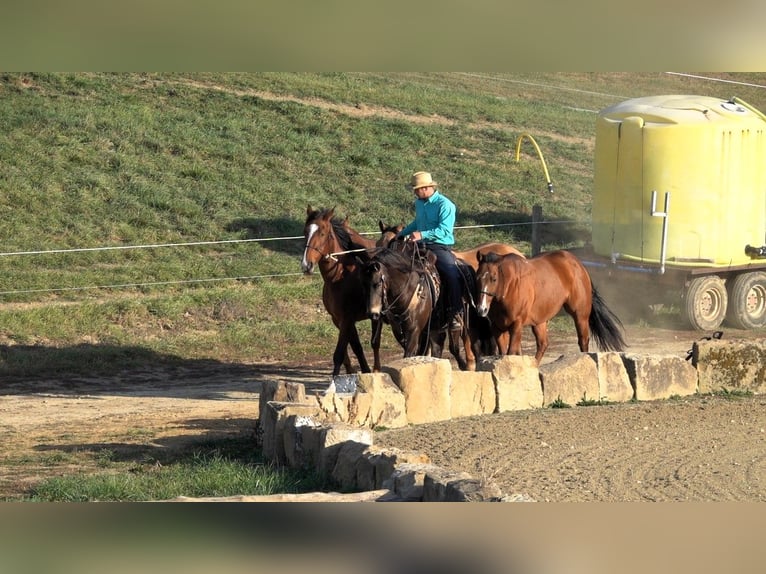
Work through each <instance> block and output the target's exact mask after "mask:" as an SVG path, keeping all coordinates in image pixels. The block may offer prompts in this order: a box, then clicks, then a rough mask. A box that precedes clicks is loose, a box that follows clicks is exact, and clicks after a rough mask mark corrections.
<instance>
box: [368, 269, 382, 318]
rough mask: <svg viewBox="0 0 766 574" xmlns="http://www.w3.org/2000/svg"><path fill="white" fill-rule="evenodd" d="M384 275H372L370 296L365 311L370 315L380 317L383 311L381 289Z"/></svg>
mask: <svg viewBox="0 0 766 574" xmlns="http://www.w3.org/2000/svg"><path fill="white" fill-rule="evenodd" d="M384 281H385V277H384V276H383V275H381V276H380V277H373V280H372V284H371V286H370V298H369V300H368V301H367V312H368V313H369V315H370V316H371V317H380V315H381V314H382V313H383V289H385V287H384Z"/></svg>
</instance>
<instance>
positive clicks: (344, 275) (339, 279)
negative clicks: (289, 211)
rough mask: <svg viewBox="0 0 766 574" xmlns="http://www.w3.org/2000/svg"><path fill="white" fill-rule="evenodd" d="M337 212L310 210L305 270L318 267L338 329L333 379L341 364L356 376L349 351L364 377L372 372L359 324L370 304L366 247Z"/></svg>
mask: <svg viewBox="0 0 766 574" xmlns="http://www.w3.org/2000/svg"><path fill="white" fill-rule="evenodd" d="M334 214H335V210H334V208H333V209H316V210H315V209H312V208H311V206H310V205H309V206H308V208H307V209H306V223H305V224H304V228H303V236H304V238H305V241H306V243H305V247H304V249H303V259H302V260H301V269H302V270H303V272H304V273H306V274H309V273H311V272H312V271H313V270H314V267H315V266H317V265H318V266H319V271H320V273H321V274H322V279H323V280H324V287H323V288H322V302H323V303H324V307H325V309H326V310H327V312H328V313H329V314H330V317H331V318H332V322H333V323H334V324H335V326H336V327H337V328H338V341H337V343H336V345H335V352H334V353H333V370H332V375H333V377H335V376H336V375H338V374H339V373H340V366H341V364H342V365H344V366H345V368H346V372H347V373H352V372H353V368H352V367H351V361H350V358H349V355H348V347H349V345H350V346H351V349H352V350H353V351H354V354H355V355H356V358H357V360H358V361H359V367H360V369H361V370H362V372H364V373H369V372H370V367H369V364H368V363H367V359H366V358H365V355H364V350H363V348H362V343H361V341H360V340H359V331H358V330H357V328H356V323H357V322H359V321H363V320H365V319H367V318H368V316H367V303H366V301H365V300H364V297H362V296H361V293H362V289H363V285H362V276H361V267H360V265H361V263H360V259H359V255H360V254H364V252H365V246H364V245H361V244H360V243H357V242H354V241H353V240H352V235H351V234H350V233H349V229H350V228H349V225H348V222H347V221H343V220H341V219H339V218H336V217H334ZM371 328H372V333H373V337H374V336H375V333H376V331H379V330H380V325H379V324H378V323H377V322H376V321H374V320H373V321H372V325H371ZM373 351H374V360H373V368H374V369H375V370H376V371H378V370H380V356H379V354H378V352H377V349H373Z"/></svg>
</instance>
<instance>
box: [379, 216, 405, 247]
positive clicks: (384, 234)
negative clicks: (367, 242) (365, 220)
mask: <svg viewBox="0 0 766 574" xmlns="http://www.w3.org/2000/svg"><path fill="white" fill-rule="evenodd" d="M378 227H380V239H378V242H377V246H378V247H391V244H392V243H393V242H394V241H396V240H397V237H398V235H399V232H400V231H401V230H402V229H404V225H402V224H401V223H400V224H399V225H386V224H385V223H383V222H382V221H381V220H378Z"/></svg>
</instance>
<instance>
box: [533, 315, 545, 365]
mask: <svg viewBox="0 0 766 574" xmlns="http://www.w3.org/2000/svg"><path fill="white" fill-rule="evenodd" d="M532 333H533V334H534V335H535V344H536V346H537V352H536V353H535V361H537V364H538V365H539V364H540V360H541V359H542V358H543V355H544V354H545V350H546V349H547V348H548V323H547V322H545V323H540V324H539V325H532Z"/></svg>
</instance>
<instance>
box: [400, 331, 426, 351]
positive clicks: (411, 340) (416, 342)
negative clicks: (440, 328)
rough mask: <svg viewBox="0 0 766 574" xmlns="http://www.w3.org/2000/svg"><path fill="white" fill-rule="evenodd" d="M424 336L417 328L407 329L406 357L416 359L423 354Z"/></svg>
mask: <svg viewBox="0 0 766 574" xmlns="http://www.w3.org/2000/svg"><path fill="white" fill-rule="evenodd" d="M422 347H423V344H422V336H421V331H420V329H418V328H417V327H413V328H411V329H407V337H406V345H405V347H404V356H405V357H415V356H417V355H419V354H421V353H422V352H423V351H422Z"/></svg>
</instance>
